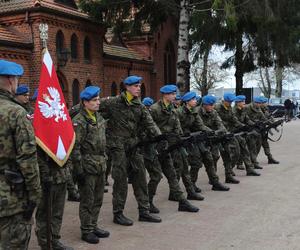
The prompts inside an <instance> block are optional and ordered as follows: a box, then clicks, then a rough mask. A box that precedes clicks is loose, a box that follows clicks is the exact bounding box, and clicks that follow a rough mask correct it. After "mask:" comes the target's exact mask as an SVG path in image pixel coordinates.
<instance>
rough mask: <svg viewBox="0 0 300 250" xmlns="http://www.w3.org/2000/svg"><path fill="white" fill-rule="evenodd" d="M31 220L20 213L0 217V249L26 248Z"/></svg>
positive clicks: (22, 249) (20, 249)
mask: <svg viewBox="0 0 300 250" xmlns="http://www.w3.org/2000/svg"><path fill="white" fill-rule="evenodd" d="M31 227H32V220H25V219H24V218H23V215H22V213H19V214H15V215H12V216H8V217H2V218H0V250H26V249H28V244H29V240H30V234H31Z"/></svg>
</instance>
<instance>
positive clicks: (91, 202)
mask: <svg viewBox="0 0 300 250" xmlns="http://www.w3.org/2000/svg"><path fill="white" fill-rule="evenodd" d="M104 186H105V171H103V172H102V173H101V174H100V175H94V174H86V176H85V180H84V183H82V184H80V185H79V193H80V204H79V218H80V223H81V226H80V228H81V233H82V234H87V233H90V232H93V231H94V229H95V228H96V227H97V222H98V217H99V212H100V208H101V206H102V202H103V194H104Z"/></svg>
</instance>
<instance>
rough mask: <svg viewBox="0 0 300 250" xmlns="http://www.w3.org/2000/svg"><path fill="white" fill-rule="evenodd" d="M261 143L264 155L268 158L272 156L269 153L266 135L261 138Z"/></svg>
mask: <svg viewBox="0 0 300 250" xmlns="http://www.w3.org/2000/svg"><path fill="white" fill-rule="evenodd" d="M261 145H262V147H263V149H264V153H265V155H266V156H268V158H270V157H271V158H272V157H273V156H272V154H271V149H270V144H269V142H268V138H267V137H264V138H263V139H262V144H261Z"/></svg>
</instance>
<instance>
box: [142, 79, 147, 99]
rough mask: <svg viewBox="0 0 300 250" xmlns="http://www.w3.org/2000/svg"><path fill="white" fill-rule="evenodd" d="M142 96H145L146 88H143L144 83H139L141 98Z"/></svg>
mask: <svg viewBox="0 0 300 250" xmlns="http://www.w3.org/2000/svg"><path fill="white" fill-rule="evenodd" d="M144 97H146V88H145V84H144V83H142V85H141V99H143V98H144Z"/></svg>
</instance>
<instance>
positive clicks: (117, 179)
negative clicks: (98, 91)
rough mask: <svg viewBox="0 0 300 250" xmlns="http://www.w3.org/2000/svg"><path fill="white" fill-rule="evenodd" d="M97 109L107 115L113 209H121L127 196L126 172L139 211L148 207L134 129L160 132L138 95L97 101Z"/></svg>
mask: <svg viewBox="0 0 300 250" xmlns="http://www.w3.org/2000/svg"><path fill="white" fill-rule="evenodd" d="M99 111H100V113H101V114H102V115H103V117H104V118H107V119H109V120H108V123H107V131H106V133H107V148H108V154H109V157H110V159H111V165H112V173H111V174H112V178H113V179H114V184H113V212H114V213H115V214H117V213H120V212H122V211H123V210H124V206H125V203H126V198H127V190H128V183H127V177H128V175H131V176H132V186H133V190H134V195H135V197H136V199H137V202H138V208H139V211H140V213H141V212H144V211H149V197H148V189H147V181H146V171H145V167H144V162H143V156H142V155H141V154H140V152H139V149H136V148H135V145H136V144H137V143H138V131H140V130H144V131H145V132H146V133H147V135H149V136H151V137H152V136H153V137H155V136H157V135H160V134H161V132H160V130H159V128H158V127H157V126H156V125H155V123H154V122H153V119H152V117H151V115H150V114H149V111H148V110H147V108H146V107H145V106H144V105H142V103H141V102H140V100H139V99H138V98H134V99H133V100H132V101H131V102H128V101H127V99H126V96H125V93H122V94H121V95H120V96H117V97H112V98H107V99H105V100H102V101H101V105H100V109H99Z"/></svg>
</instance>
